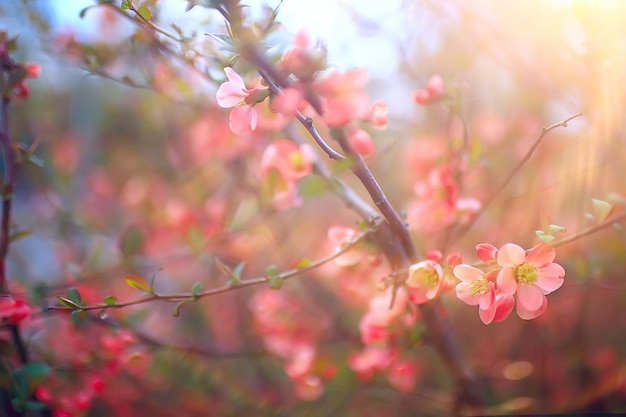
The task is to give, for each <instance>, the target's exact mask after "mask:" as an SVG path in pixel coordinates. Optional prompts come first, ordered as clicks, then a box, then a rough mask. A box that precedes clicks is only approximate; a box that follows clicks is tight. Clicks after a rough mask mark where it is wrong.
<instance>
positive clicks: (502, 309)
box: [493, 293, 515, 322]
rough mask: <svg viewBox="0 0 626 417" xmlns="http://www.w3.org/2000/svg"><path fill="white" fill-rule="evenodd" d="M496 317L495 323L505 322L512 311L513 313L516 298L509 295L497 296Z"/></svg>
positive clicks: (501, 294)
mask: <svg viewBox="0 0 626 417" xmlns="http://www.w3.org/2000/svg"><path fill="white" fill-rule="evenodd" d="M494 304H495V305H496V316H495V317H494V318H493V321H495V322H501V321H504V319H506V318H507V317H509V314H511V311H513V306H515V297H513V296H512V295H509V294H504V293H500V294H498V295H496V302H495V303H494Z"/></svg>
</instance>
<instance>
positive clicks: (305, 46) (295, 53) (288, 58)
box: [278, 30, 326, 81]
mask: <svg viewBox="0 0 626 417" xmlns="http://www.w3.org/2000/svg"><path fill="white" fill-rule="evenodd" d="M292 45H293V47H292V48H291V49H288V50H287V51H286V52H285V53H284V54H283V56H282V58H281V59H280V60H279V61H278V68H280V69H281V70H282V71H285V72H287V73H290V74H293V75H295V76H296V77H297V78H299V79H300V80H303V81H307V80H310V79H311V78H313V75H314V74H315V73H316V72H318V71H320V70H321V69H323V68H324V61H325V59H326V53H325V51H323V50H317V49H313V48H311V39H310V37H309V35H308V34H307V33H306V32H305V31H303V30H300V31H298V32H297V33H296V34H295V36H294V38H293V41H292Z"/></svg>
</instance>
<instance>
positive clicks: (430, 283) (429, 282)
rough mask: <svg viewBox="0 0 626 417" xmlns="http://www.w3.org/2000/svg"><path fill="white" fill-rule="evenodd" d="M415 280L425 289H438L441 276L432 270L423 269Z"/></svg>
mask: <svg viewBox="0 0 626 417" xmlns="http://www.w3.org/2000/svg"><path fill="white" fill-rule="evenodd" d="M415 278H416V279H417V280H418V281H419V282H421V283H422V284H423V285H424V286H425V287H436V286H437V284H438V283H439V275H437V272H435V271H432V270H425V269H422V270H421V271H419V272H418V273H417V274H416V276H415Z"/></svg>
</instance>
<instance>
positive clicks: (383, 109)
mask: <svg viewBox="0 0 626 417" xmlns="http://www.w3.org/2000/svg"><path fill="white" fill-rule="evenodd" d="M388 113H389V108H387V103H386V102H385V100H382V99H378V100H374V102H373V103H372V107H370V110H369V112H368V114H367V117H366V118H365V121H368V122H370V123H371V124H372V126H374V127H375V128H376V129H379V130H382V129H385V128H386V127H387V114H388Z"/></svg>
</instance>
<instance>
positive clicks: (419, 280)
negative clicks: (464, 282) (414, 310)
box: [405, 259, 443, 304]
mask: <svg viewBox="0 0 626 417" xmlns="http://www.w3.org/2000/svg"><path fill="white" fill-rule="evenodd" d="M405 284H406V286H407V290H408V293H409V300H411V302H413V303H415V304H424V303H426V302H428V301H430V300H433V299H435V298H437V296H439V293H440V292H441V289H442V286H443V269H442V268H441V265H439V264H438V263H437V262H435V261H432V260H430V259H427V260H425V261H422V262H418V263H416V264H414V265H411V267H410V268H409V277H408V279H407V280H406V283H405Z"/></svg>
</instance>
